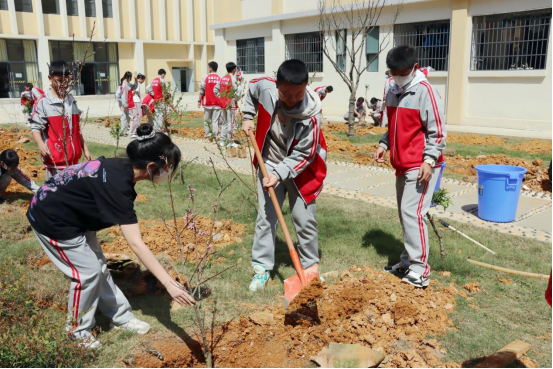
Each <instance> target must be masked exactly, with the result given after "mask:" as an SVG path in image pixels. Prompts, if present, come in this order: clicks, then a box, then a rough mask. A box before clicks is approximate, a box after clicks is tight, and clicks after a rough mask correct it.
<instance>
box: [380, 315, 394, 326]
mask: <svg viewBox="0 0 553 369" xmlns="http://www.w3.org/2000/svg"><path fill="white" fill-rule="evenodd" d="M382 321H383V322H384V324H386V325H387V326H389V327H393V326H394V320H393V319H392V316H391V315H390V314H383V315H382Z"/></svg>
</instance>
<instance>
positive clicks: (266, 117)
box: [242, 59, 326, 291]
mask: <svg viewBox="0 0 553 369" xmlns="http://www.w3.org/2000/svg"><path fill="white" fill-rule="evenodd" d="M308 79H309V72H308V71H307V67H306V65H305V64H304V63H303V62H302V61H300V60H297V59H292V60H287V61H285V62H284V63H282V64H281V65H280V67H279V68H278V72H277V78H276V80H275V79H274V78H271V77H262V78H257V79H253V80H252V81H250V83H249V91H248V94H247V96H246V99H245V102H244V108H243V111H244V122H243V123H242V129H243V130H244V132H246V135H248V131H250V130H254V129H255V128H256V127H255V125H254V122H253V118H254V116H255V115H257V129H256V132H255V139H256V143H257V145H258V147H259V148H260V151H261V153H262V156H263V159H264V162H265V166H266V167H267V171H268V173H269V176H268V177H265V178H264V177H263V175H262V173H261V171H259V178H258V182H257V191H258V202H259V210H258V214H257V220H256V225H255V236H254V241H253V249H252V267H253V270H254V273H255V275H254V277H253V280H252V282H251V283H250V286H249V289H250V291H257V290H259V289H262V288H264V287H265V285H266V283H267V281H268V280H269V272H270V271H271V270H272V269H273V267H274V263H275V236H276V227H277V223H278V220H277V214H276V210H275V207H274V206H273V204H272V202H271V199H270V198H269V194H268V193H267V190H268V189H269V188H274V191H275V193H276V197H277V199H278V203H279V204H280V206H282V203H283V202H284V197H285V196H286V194H288V200H289V202H290V209H291V213H292V221H293V223H294V228H295V229H296V233H297V236H298V242H299V248H298V249H299V258H300V262H301V265H302V267H303V268H304V269H305V273H306V274H307V273H313V272H314V273H317V274H318V273H319V247H318V235H317V219H316V205H315V199H316V198H317V196H318V195H319V194H320V193H321V191H322V188H323V180H324V179H325V177H326V164H325V160H326V144H325V141H324V138H323V135H322V133H321V130H320V122H321V114H320V112H321V102H320V99H319V98H318V97H317V94H316V92H314V91H313V90H311V89H310V88H308V87H307V81H308ZM254 165H257V160H254Z"/></svg>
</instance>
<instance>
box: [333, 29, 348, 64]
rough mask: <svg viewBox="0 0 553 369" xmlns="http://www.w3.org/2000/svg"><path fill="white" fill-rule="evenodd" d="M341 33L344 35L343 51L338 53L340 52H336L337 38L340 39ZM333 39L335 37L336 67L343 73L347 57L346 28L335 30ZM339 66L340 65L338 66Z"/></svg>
mask: <svg viewBox="0 0 553 369" xmlns="http://www.w3.org/2000/svg"><path fill="white" fill-rule="evenodd" d="M342 32H343V33H344V36H343V40H344V47H343V50H342V51H341V52H340V50H338V41H339V37H340V36H339V34H340V33H342ZM335 37H336V65H337V66H338V68H340V70H341V71H342V72H345V71H346V67H347V61H346V55H347V50H348V45H347V42H348V30H347V28H344V29H339V30H336V32H335ZM340 59H341V60H340ZM340 64H342V65H340Z"/></svg>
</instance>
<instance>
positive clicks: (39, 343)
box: [0, 265, 92, 368]
mask: <svg viewBox="0 0 553 369" xmlns="http://www.w3.org/2000/svg"><path fill="white" fill-rule="evenodd" d="M17 274H18V273H17V271H16V270H14V269H8V266H6V265H4V266H0V367H42V368H53V367H84V366H86V365H87V364H89V363H90V362H91V360H92V355H91V354H90V353H88V352H87V351H86V350H84V349H82V348H80V347H79V346H78V345H77V343H76V342H75V341H71V340H69V339H68V338H67V334H66V332H65V320H64V315H65V314H62V313H59V312H56V313H55V314H51V313H52V310H51V309H48V308H45V307H42V306H40V303H39V301H37V298H36V295H35V293H34V291H32V290H30V289H29V288H27V287H25V286H26V285H28V284H27V283H25V278H26V276H24V275H17ZM49 313H50V314H49Z"/></svg>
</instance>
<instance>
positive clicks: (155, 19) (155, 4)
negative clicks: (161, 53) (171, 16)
mask: <svg viewBox="0 0 553 369" xmlns="http://www.w3.org/2000/svg"><path fill="white" fill-rule="evenodd" d="M160 1H163V0H150V3H151V4H152V12H151V15H152V38H153V39H154V40H161V33H160V30H159V24H160V19H159V2H160Z"/></svg>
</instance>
